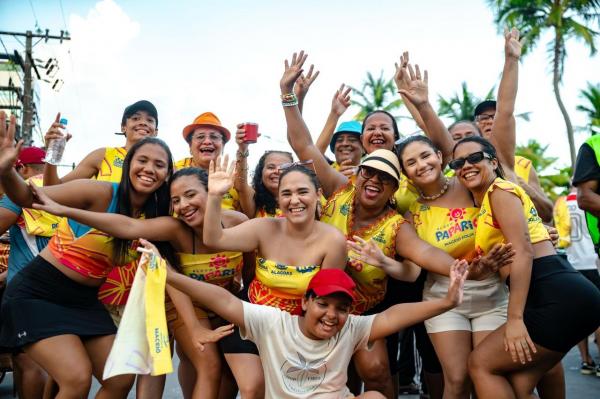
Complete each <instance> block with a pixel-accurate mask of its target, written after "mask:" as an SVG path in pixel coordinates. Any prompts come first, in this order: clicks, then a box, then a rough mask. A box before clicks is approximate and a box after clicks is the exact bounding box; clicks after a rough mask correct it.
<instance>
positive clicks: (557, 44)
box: [552, 27, 575, 169]
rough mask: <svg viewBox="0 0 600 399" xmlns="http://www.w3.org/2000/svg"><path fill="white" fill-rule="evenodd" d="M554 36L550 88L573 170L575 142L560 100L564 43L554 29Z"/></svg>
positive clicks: (571, 126)
mask: <svg viewBox="0 0 600 399" xmlns="http://www.w3.org/2000/svg"><path fill="white" fill-rule="evenodd" d="M555 32H556V36H555V38H554V60H553V65H552V72H553V76H552V86H553V88H554V96H555V97H556V102H557V103H558V108H560V112H561V113H562V116H563V119H564V120H565V125H566V127H567V138H568V140H569V155H570V156H571V167H572V168H573V169H574V168H575V140H574V139H573V124H571V118H569V114H568V113H567V109H566V108H565V105H564V104H563V101H562V98H561V97H560V89H559V84H560V78H561V76H560V63H561V58H562V51H564V49H563V48H562V47H563V45H564V43H563V40H562V37H561V34H560V32H559V31H558V29H557V28H556V27H555Z"/></svg>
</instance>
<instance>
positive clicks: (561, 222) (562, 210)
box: [552, 195, 571, 248]
mask: <svg viewBox="0 0 600 399" xmlns="http://www.w3.org/2000/svg"><path fill="white" fill-rule="evenodd" d="M552 214H553V218H554V225H555V226H556V230H558V247H559V248H566V247H568V246H569V245H571V216H570V215H569V207H568V206H567V197H566V196H565V195H563V196H560V197H558V199H557V200H556V202H555V203H554V209H553V211H552Z"/></svg>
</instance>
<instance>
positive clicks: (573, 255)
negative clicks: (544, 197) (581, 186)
mask: <svg viewBox="0 0 600 399" xmlns="http://www.w3.org/2000/svg"><path fill="white" fill-rule="evenodd" d="M567 208H568V209H569V217H570V218H571V234H570V235H571V245H569V246H568V247H567V248H566V252H567V259H568V260H569V263H570V264H571V265H573V267H574V268H575V269H577V270H593V269H596V261H597V259H598V255H596V251H595V250H594V243H593V242H592V238H591V237H590V232H589V231H588V228H587V224H586V221H585V212H584V211H582V210H581V208H579V206H578V205H577V194H576V193H570V194H569V195H568V196H567Z"/></svg>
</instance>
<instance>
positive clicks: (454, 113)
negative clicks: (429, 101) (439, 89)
mask: <svg viewBox="0 0 600 399" xmlns="http://www.w3.org/2000/svg"><path fill="white" fill-rule="evenodd" d="M493 98H494V88H493V87H492V88H491V89H490V91H489V92H488V93H487V95H486V96H485V97H484V98H478V97H476V96H475V95H474V94H473V93H471V92H470V91H469V89H468V88H467V82H462V84H461V92H460V94H459V93H454V96H453V97H450V98H449V99H446V98H444V97H442V96H438V114H439V116H446V117H448V118H450V119H452V120H453V121H463V120H467V121H472V120H473V114H474V113H475V107H476V106H477V104H479V103H480V102H481V101H483V100H491V99H493Z"/></svg>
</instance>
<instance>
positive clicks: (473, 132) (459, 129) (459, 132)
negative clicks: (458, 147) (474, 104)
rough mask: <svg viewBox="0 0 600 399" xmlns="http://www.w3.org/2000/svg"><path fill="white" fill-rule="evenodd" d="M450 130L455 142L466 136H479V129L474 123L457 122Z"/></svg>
mask: <svg viewBox="0 0 600 399" xmlns="http://www.w3.org/2000/svg"><path fill="white" fill-rule="evenodd" d="M449 132H450V136H452V140H454V142H455V143H458V142H459V141H460V140H462V139H464V138H465V137H471V136H479V131H478V130H477V128H476V127H475V126H473V124H471V123H467V122H460V123H457V124H456V125H454V126H452V128H451V129H450V130H449Z"/></svg>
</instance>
